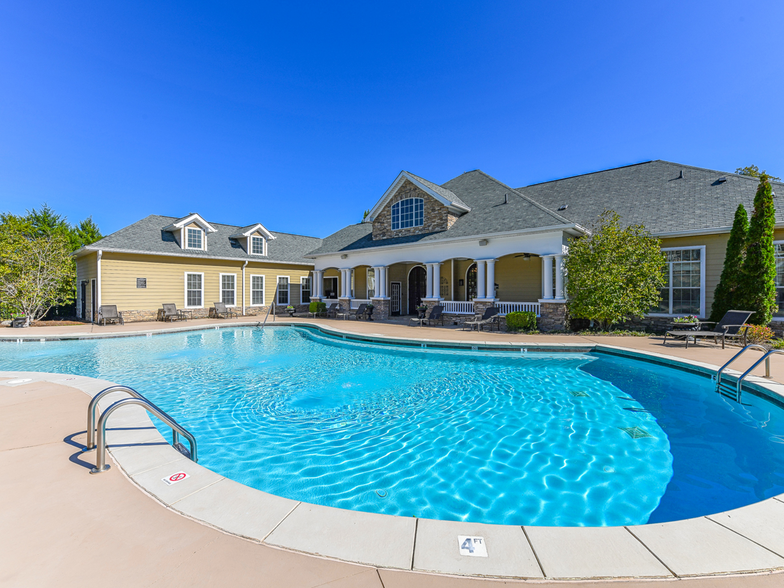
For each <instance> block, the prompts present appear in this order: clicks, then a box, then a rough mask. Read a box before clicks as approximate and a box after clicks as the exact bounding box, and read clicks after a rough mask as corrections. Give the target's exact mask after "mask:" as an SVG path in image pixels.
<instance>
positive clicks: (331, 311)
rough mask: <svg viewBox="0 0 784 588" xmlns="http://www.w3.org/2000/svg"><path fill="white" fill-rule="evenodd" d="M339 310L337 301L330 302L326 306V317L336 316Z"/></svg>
mask: <svg viewBox="0 0 784 588" xmlns="http://www.w3.org/2000/svg"><path fill="white" fill-rule="evenodd" d="M339 310H340V305H339V304H338V303H337V302H332V303H331V304H330V305H329V306H328V307H327V311H326V312H327V318H338V311H339Z"/></svg>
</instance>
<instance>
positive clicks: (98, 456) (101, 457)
mask: <svg viewBox="0 0 784 588" xmlns="http://www.w3.org/2000/svg"><path fill="white" fill-rule="evenodd" d="M132 404H135V405H138V406H141V407H142V408H144V409H145V410H146V411H147V412H151V413H152V414H154V415H155V416H156V417H158V418H159V419H160V420H162V421H163V422H164V423H166V424H167V425H169V427H171V430H172V435H173V438H174V439H177V434H178V433H179V434H181V435H182V436H183V437H185V438H186V439H187V440H188V444H189V445H190V447H191V454H190V459H191V460H192V461H194V462H198V461H199V459H198V448H197V446H196V438H195V437H194V436H193V435H192V434H191V433H190V431H188V430H187V429H186V428H185V427H183V426H182V425H180V424H179V423H177V421H175V420H174V419H173V418H171V417H170V416H169V415H168V414H166V413H165V412H163V411H162V410H161V409H160V408H158V407H157V406H155V405H154V404H153V403H152V402H150V401H149V400H147V399H146V398H123V399H121V400H118V401H117V402H115V403H114V404H112V405H111V406H110V407H109V408H107V409H106V410H105V411H103V414H101V418H99V419H98V444H97V451H96V452H95V467H94V468H93V469H91V470H90V473H91V474H100V473H102V472H105V471H107V470H108V469H109V468H110V467H111V466H109V465H107V464H106V421H107V420H108V419H109V416H110V415H111V414H112V413H113V412H114V411H115V410H117V409H118V408H122V407H123V406H129V405H132ZM176 444H177V442H176V441H175V445H176Z"/></svg>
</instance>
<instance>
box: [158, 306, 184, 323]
mask: <svg viewBox="0 0 784 588" xmlns="http://www.w3.org/2000/svg"><path fill="white" fill-rule="evenodd" d="M162 307H163V308H162V309H161V311H160V312H159V315H158V318H159V319H160V320H162V321H164V322H166V321H185V320H188V317H187V316H186V314H185V313H184V312H182V311H181V310H177V305H176V304H163V305H162Z"/></svg>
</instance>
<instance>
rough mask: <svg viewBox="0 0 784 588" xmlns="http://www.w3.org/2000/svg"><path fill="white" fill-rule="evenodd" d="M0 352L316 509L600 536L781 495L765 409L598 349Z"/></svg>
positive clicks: (200, 345)
mask: <svg viewBox="0 0 784 588" xmlns="http://www.w3.org/2000/svg"><path fill="white" fill-rule="evenodd" d="M2 349H3V351H4V353H3V354H2V357H0V369H15V370H20V369H25V370H31V371H49V372H70V373H80V374H84V375H88V376H94V377H102V378H106V379H109V380H112V381H115V382H119V383H124V384H128V385H130V386H133V387H135V388H136V389H138V390H139V391H141V392H142V393H144V394H145V395H147V396H148V397H149V398H150V399H151V400H153V401H154V402H156V403H157V404H159V405H160V406H161V407H162V408H163V409H164V410H166V411H168V412H169V413H170V414H171V415H172V416H173V417H174V418H176V419H177V420H178V421H179V422H181V423H182V424H183V425H185V426H186V427H187V428H189V429H190V430H191V431H192V432H193V433H194V434H195V435H196V437H197V439H198V441H199V450H200V451H199V453H200V463H201V464H202V465H204V466H206V467H208V468H210V469H212V470H214V471H216V472H218V473H220V474H222V475H225V476H227V477H230V478H232V479H234V480H237V481H239V482H242V483H244V484H247V485H249V486H252V487H255V488H259V489H261V490H264V491H267V492H270V493H273V494H278V495H280V496H286V497H288V498H292V499H296V500H302V501H306V502H311V503H315V504H322V505H327V506H335V507H342V508H350V509H354V510H364V511H369V512H378V513H385V514H395V515H401V516H417V517H428V518H438V519H446V520H470V521H474V522H484V523H497V524H515V525H520V524H526V525H562V526H570V525H594V526H602V525H630V524H642V523H645V522H649V521H650V522H654V521H666V520H675V519H678V518H685V517H686V516H697V515H700V514H707V513H709V512H718V511H721V510H726V509H728V508H734V507H737V506H742V505H743V504H748V503H750V502H754V501H756V500H760V499H762V498H766V497H769V496H771V495H775V494H778V493H780V492H782V491H784V477H782V472H784V459H782V455H781V453H782V451H778V450H779V449H782V447H781V439H784V424H783V421H784V419H782V411H781V409H779V408H778V407H777V406H774V405H772V404H770V403H768V402H766V401H764V400H762V399H759V398H756V397H752V396H750V395H749V396H748V397H747V398H750V404H751V405H750V406H739V405H736V404H734V403H730V402H729V401H726V400H725V399H722V398H721V397H718V396H716V395H715V394H713V393H712V392H711V383H710V381H709V380H708V379H707V378H704V377H700V376H696V375H693V374H689V373H687V372H683V371H680V370H676V369H672V368H667V367H662V366H656V365H650V364H646V363H645V362H642V361H638V360H634V359H626V358H617V357H612V356H608V355H606V354H601V353H587V354H573V353H558V354H545V353H528V354H525V355H522V354H514V353H487V352H481V351H475V352H466V351H440V350H423V349H420V348H402V347H395V346H385V345H378V344H371V343H360V342H350V341H343V340H339V339H337V338H334V337H329V336H325V335H322V334H320V333H318V332H317V331H315V330H310V329H303V328H275V329H266V330H264V331H261V330H259V329H253V328H247V327H241V328H236V329H222V330H220V331H217V330H210V331H204V332H198V333H184V334H168V335H161V336H157V337H151V338H148V337H142V338H133V339H113V340H112V339H109V340H103V341H79V342H51V343H47V344H46V345H43V346H40V347H36V348H35V349H33V347H32V345H16V346H12V345H8V346H4V347H3V348H2ZM6 351H7V352H8V353H5V352H6ZM162 430H164V429H162ZM739 431H743V434H742V435H739V434H738V432H739ZM776 439H778V441H776ZM760 444H763V445H765V444H767V445H766V446H767V447H773V448H775V450H771V451H760ZM706 460H707V461H706Z"/></svg>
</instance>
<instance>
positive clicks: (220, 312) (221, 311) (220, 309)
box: [213, 302, 238, 318]
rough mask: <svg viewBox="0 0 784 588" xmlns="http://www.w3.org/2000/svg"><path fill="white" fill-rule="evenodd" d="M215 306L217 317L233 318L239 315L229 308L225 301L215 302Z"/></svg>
mask: <svg viewBox="0 0 784 588" xmlns="http://www.w3.org/2000/svg"><path fill="white" fill-rule="evenodd" d="M213 306H214V307H215V318H233V317H236V316H238V315H237V313H236V312H234V311H233V310H229V309H228V308H227V307H226V304H225V303H223V302H215V303H213Z"/></svg>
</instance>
